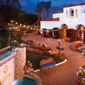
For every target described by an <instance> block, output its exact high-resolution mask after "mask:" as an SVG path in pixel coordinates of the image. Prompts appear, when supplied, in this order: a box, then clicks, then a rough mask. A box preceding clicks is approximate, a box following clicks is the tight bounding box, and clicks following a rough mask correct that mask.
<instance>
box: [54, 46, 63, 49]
mask: <svg viewBox="0 0 85 85" xmlns="http://www.w3.org/2000/svg"><path fill="white" fill-rule="evenodd" d="M55 48H56V49H60V50H64V48H61V47H60V48H59V46H56V47H55Z"/></svg>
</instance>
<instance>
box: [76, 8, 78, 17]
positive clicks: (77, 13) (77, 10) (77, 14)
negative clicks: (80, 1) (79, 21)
mask: <svg viewBox="0 0 85 85" xmlns="http://www.w3.org/2000/svg"><path fill="white" fill-rule="evenodd" d="M76 17H78V10H77V9H76Z"/></svg>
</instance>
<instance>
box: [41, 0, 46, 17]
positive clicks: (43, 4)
mask: <svg viewBox="0 0 85 85" xmlns="http://www.w3.org/2000/svg"><path fill="white" fill-rule="evenodd" d="M41 3H42V15H43V16H42V19H44V8H45V4H46V3H45V2H44V1H42V2H41Z"/></svg>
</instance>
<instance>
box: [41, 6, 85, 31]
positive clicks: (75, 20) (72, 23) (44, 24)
mask: <svg viewBox="0 0 85 85" xmlns="http://www.w3.org/2000/svg"><path fill="white" fill-rule="evenodd" d="M71 8H73V9H74V17H70V9H71ZM76 9H77V10H78V17H76ZM84 9H85V5H82V6H81V5H78V6H70V7H65V8H63V13H56V14H53V18H58V17H59V18H60V21H41V30H42V28H47V29H53V28H54V27H58V28H60V27H61V25H62V24H66V25H67V26H68V29H70V28H73V29H75V28H76V26H77V25H79V24H81V25H83V26H85V19H84V17H85V13H84V12H83V13H82V10H83V11H84ZM67 10H68V18H67V17H66V11H67Z"/></svg>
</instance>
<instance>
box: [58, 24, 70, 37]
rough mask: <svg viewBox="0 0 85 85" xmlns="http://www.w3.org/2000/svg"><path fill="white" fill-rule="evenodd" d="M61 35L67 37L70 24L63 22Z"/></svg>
mask: <svg viewBox="0 0 85 85" xmlns="http://www.w3.org/2000/svg"><path fill="white" fill-rule="evenodd" d="M60 29H61V30H60V35H61V36H62V37H63V38H65V37H66V30H67V29H68V26H67V25H66V24H62V25H61V26H60Z"/></svg>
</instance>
